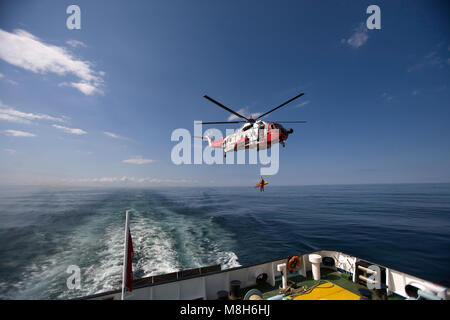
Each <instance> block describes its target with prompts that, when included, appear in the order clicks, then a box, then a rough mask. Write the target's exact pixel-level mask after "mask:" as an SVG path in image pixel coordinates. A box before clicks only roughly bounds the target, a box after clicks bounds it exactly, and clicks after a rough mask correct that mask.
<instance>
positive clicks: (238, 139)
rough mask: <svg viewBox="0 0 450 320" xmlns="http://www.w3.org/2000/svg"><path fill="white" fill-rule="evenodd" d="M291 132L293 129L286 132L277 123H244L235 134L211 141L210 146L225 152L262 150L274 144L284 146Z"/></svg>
mask: <svg viewBox="0 0 450 320" xmlns="http://www.w3.org/2000/svg"><path fill="white" fill-rule="evenodd" d="M292 132H293V129H289V130H286V129H285V128H284V127H283V126H282V125H281V124H279V123H276V122H265V121H261V120H259V121H256V122H254V123H244V124H243V125H242V126H241V128H239V129H238V130H237V131H236V132H235V133H233V134H230V135H229V136H226V137H225V138H222V139H218V140H215V141H211V144H210V145H211V147H212V148H222V149H223V150H224V151H225V152H233V151H238V150H244V149H253V148H257V149H258V150H264V149H269V148H270V147H271V146H272V145H274V144H276V143H281V144H282V145H283V146H284V142H285V141H286V140H287V138H288V136H289V134H291V133H292Z"/></svg>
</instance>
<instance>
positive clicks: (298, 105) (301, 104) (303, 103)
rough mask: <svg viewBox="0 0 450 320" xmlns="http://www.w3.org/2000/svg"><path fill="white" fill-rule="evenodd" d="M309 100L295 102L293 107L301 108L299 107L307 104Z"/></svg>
mask: <svg viewBox="0 0 450 320" xmlns="http://www.w3.org/2000/svg"><path fill="white" fill-rule="evenodd" d="M310 102H311V101H309V100H306V101H303V102H302V103H299V104H297V105H296V106H295V108H301V107H304V106H306V105H307V104H309V103H310Z"/></svg>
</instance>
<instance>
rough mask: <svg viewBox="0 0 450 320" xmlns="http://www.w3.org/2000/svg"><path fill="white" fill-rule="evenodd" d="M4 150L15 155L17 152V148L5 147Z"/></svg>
mask: <svg viewBox="0 0 450 320" xmlns="http://www.w3.org/2000/svg"><path fill="white" fill-rule="evenodd" d="M3 151H5V152H6V153H8V154H10V155H15V154H16V152H17V151H16V150H14V149H3Z"/></svg>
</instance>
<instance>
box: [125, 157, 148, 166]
mask: <svg viewBox="0 0 450 320" xmlns="http://www.w3.org/2000/svg"><path fill="white" fill-rule="evenodd" d="M122 162H123V163H129V164H138V165H142V164H147V163H152V162H155V160H152V159H145V158H142V157H141V156H137V157H134V158H131V159H126V160H122Z"/></svg>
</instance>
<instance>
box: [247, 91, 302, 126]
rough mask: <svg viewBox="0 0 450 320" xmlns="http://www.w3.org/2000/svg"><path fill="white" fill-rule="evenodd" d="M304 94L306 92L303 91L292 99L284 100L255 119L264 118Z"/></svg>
mask: <svg viewBox="0 0 450 320" xmlns="http://www.w3.org/2000/svg"><path fill="white" fill-rule="evenodd" d="M304 94H305V93H303V92H302V93H300V94H299V95H297V96H295V97H293V98H292V99H289V100H288V101H286V102H283V103H282V104H280V105H279V106H278V107H275V108H273V109H271V110H269V111H267V112H266V113H263V114H262V115H260V116H259V117H258V118H256V119H255V120H257V119H259V118H262V117H264V116H266V115H268V114H269V113H271V112H274V111H275V110H277V109H279V108H281V107H283V106H285V105H287V104H288V103H289V102H292V101H294V100H295V99H297V98H300V97H301V96H302V95H304Z"/></svg>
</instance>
